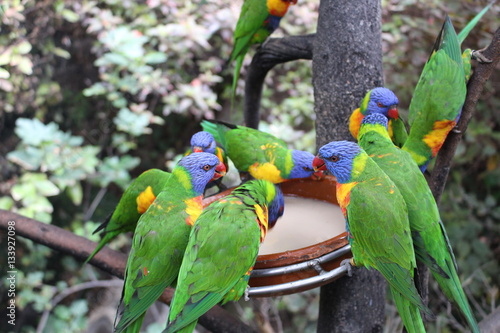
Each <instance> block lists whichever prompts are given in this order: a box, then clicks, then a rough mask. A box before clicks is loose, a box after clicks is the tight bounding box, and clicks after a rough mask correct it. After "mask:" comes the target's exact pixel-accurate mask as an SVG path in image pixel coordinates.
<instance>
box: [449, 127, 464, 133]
mask: <svg viewBox="0 0 500 333" xmlns="http://www.w3.org/2000/svg"><path fill="white" fill-rule="evenodd" d="M451 131H452V132H453V133H456V134H460V133H462V131H461V130H459V129H458V126H455V127H453V128H452V130H451Z"/></svg>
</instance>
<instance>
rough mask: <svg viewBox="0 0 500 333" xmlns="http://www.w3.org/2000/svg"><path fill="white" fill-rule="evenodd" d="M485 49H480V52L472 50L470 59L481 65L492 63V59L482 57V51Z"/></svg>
mask: <svg viewBox="0 0 500 333" xmlns="http://www.w3.org/2000/svg"><path fill="white" fill-rule="evenodd" d="M484 50H485V49H481V50H473V51H472V54H471V58H472V59H474V60H477V62H479V63H481V64H489V63H491V62H493V60H492V59H490V58H486V57H485V56H484V55H483V51H484Z"/></svg>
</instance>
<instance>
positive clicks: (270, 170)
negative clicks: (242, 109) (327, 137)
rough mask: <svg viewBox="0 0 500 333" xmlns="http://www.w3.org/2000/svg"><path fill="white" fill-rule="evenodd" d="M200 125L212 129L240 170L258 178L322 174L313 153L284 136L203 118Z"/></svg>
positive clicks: (286, 177)
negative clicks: (289, 143) (293, 145)
mask: <svg viewBox="0 0 500 333" xmlns="http://www.w3.org/2000/svg"><path fill="white" fill-rule="evenodd" d="M201 126H202V127H203V129H204V130H205V131H207V132H210V133H211V134H212V135H213V136H214V138H215V140H216V141H217V142H218V143H219V144H220V145H221V146H222V148H223V149H224V151H225V152H226V154H227V155H228V157H229V158H230V159H231V160H232V161H233V163H234V165H235V167H236V168H237V169H238V171H239V172H240V174H242V175H243V174H246V173H249V174H250V175H251V176H252V177H253V178H255V179H266V180H269V181H270V182H272V183H275V184H277V183H281V182H283V181H285V180H288V179H293V178H307V177H313V178H321V177H322V172H321V171H319V172H314V170H313V167H312V161H313V159H314V155H313V154H311V153H309V152H306V151H302V150H294V149H288V147H287V145H286V143H285V142H284V141H283V140H280V139H278V138H276V137H275V136H273V135H271V134H268V133H265V132H261V131H259V130H256V129H253V128H249V127H245V126H237V125H232V124H227V123H223V122H211V121H207V120H204V121H202V122H201Z"/></svg>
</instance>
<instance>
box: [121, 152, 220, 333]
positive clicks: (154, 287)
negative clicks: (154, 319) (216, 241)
mask: <svg viewBox="0 0 500 333" xmlns="http://www.w3.org/2000/svg"><path fill="white" fill-rule="evenodd" d="M224 173H225V168H224V165H223V164H222V163H221V162H220V161H219V159H218V158H217V157H216V156H215V155H213V154H209V153H196V154H191V155H189V156H185V157H183V158H182V159H181V160H180V161H179V162H178V164H177V165H176V166H175V168H174V169H173V170H172V175H171V176H170V178H169V179H168V181H167V183H166V184H165V190H164V191H162V192H161V193H160V194H158V196H157V197H156V199H155V200H154V201H153V203H152V204H151V206H150V207H149V208H148V210H147V211H146V212H145V213H144V214H143V215H142V216H141V217H140V219H139V222H138V223H137V227H136V230H135V233H134V238H133V240H132V248H131V250H130V254H129V257H128V260H127V266H126V269H125V278H124V286H123V292H122V299H121V303H122V304H121V305H122V306H120V307H119V308H118V311H117V318H118V314H119V313H120V312H121V318H120V320H119V321H118V323H117V324H116V325H115V332H123V331H125V330H127V332H139V329H140V327H141V324H142V320H143V319H144V315H145V312H146V310H147V309H148V308H149V307H150V306H151V304H153V303H154V302H155V301H156V300H157V299H158V297H159V296H160V295H161V294H162V292H163V290H164V289H165V288H166V287H167V286H169V285H172V283H173V282H174V281H175V280H176V278H177V274H178V272H179V267H180V265H181V261H182V256H183V254H184V250H185V248H186V245H187V242H188V238H189V233H190V231H191V226H192V225H193V224H194V222H195V221H196V219H197V218H198V216H199V215H200V214H201V211H202V195H203V191H204V189H205V186H206V184H207V183H208V182H209V181H210V180H212V179H216V178H218V177H220V176H222V175H223V174H224Z"/></svg>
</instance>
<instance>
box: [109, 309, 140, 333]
mask: <svg viewBox="0 0 500 333" xmlns="http://www.w3.org/2000/svg"><path fill="white" fill-rule="evenodd" d="M145 316H146V312H144V313H143V314H142V315H141V316H139V317H138V318H137V319H136V320H135V321H133V322H132V323H131V324H130V325H129V326H127V327H126V328H125V330H123V331H122V330H118V329H116V330H115V333H119V332H124V333H139V332H140V331H141V327H142V322H143V321H144V317H145Z"/></svg>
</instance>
